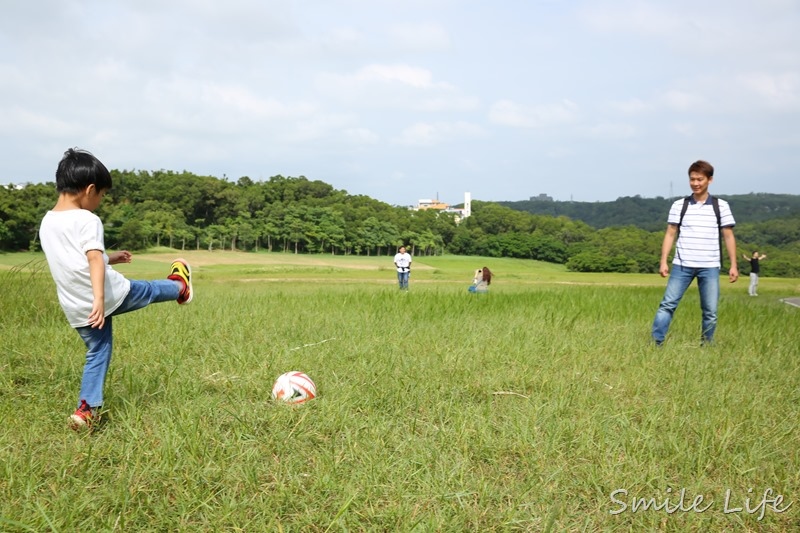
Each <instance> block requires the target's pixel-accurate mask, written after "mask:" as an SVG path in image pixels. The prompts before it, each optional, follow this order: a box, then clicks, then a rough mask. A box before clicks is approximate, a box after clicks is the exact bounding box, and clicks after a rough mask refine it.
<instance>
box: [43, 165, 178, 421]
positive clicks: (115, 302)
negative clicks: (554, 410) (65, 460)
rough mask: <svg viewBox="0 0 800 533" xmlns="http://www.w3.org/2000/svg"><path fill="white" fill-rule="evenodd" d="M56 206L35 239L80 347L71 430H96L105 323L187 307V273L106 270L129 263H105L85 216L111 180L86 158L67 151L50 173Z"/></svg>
mask: <svg viewBox="0 0 800 533" xmlns="http://www.w3.org/2000/svg"><path fill="white" fill-rule="evenodd" d="M56 188H57V190H58V201H57V202H56V205H55V207H53V209H52V210H51V211H48V212H47V214H45V216H44V218H43V219H42V223H41V226H40V228H39V235H40V239H41V244H42V250H44V253H45V256H46V257H47V263H48V266H49V267H50V273H51V274H52V276H53V280H54V281H55V283H56V291H57V293H58V301H59V303H60V304H61V308H62V309H63V310H64V314H65V315H66V317H67V321H68V322H69V324H70V326H72V327H73V328H75V329H76V330H77V331H78V334H79V335H80V336H81V339H83V342H84V343H85V344H86V348H87V352H86V363H85V365H84V367H83V379H82V381H81V391H80V396H79V397H78V409H77V410H76V411H75V413H74V414H73V415H72V416H70V419H69V422H70V426H71V427H72V428H73V429H76V430H77V429H81V428H89V429H91V427H92V426H93V425H94V424H96V423H97V422H99V419H100V408H101V407H102V405H103V385H104V383H105V378H106V373H107V372H108V364H109V362H110V361H111V346H112V327H111V326H112V317H113V316H114V315H119V314H122V313H127V312H128V311H133V310H136V309H140V308H142V307H145V306H147V305H149V304H151V303H155V302H166V301H171V300H177V302H178V303H179V304H188V303H189V302H191V301H192V296H193V294H192V271H191V268H190V267H189V265H188V264H187V263H186V261H184V260H182V259H178V260H176V261H175V262H174V263H172V271H171V272H170V275H169V276H168V277H167V279H165V280H156V281H136V280H128V279H126V278H125V277H124V276H123V275H122V274H120V273H119V272H117V271H116V270H114V269H113V268H111V267H110V266H109V265H113V264H117V263H130V262H131V254H130V253H129V252H127V251H121V252H113V253H111V254H108V255H106V253H105V245H104V242H103V223H102V222H101V221H100V219H99V218H98V217H97V216H96V215H95V214H93V213H92V211H94V210H96V209H97V208H98V206H99V205H100V202H101V201H102V200H103V196H105V194H106V192H107V191H108V190H109V189H111V174H110V173H109V172H108V170H107V169H106V167H105V166H104V165H103V163H101V162H100V161H99V160H98V159H97V158H96V157H94V156H93V155H92V154H90V153H89V152H85V151H82V150H77V149H69V150H67V151H66V152H65V153H64V157H63V158H62V159H61V162H60V163H59V164H58V169H57V170H56Z"/></svg>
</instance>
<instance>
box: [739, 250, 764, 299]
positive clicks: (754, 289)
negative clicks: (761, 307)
mask: <svg viewBox="0 0 800 533" xmlns="http://www.w3.org/2000/svg"><path fill="white" fill-rule="evenodd" d="M742 256H743V257H744V259H745V261H750V287H749V288H748V289H747V292H748V293H749V294H750V296H758V275H759V274H760V273H761V267H760V266H759V264H758V262H759V261H763V260H764V259H766V258H767V256H766V255H762V254H759V253H758V252H753V256H752V257H747V254H742Z"/></svg>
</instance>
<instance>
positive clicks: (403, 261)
mask: <svg viewBox="0 0 800 533" xmlns="http://www.w3.org/2000/svg"><path fill="white" fill-rule="evenodd" d="M394 266H395V267H397V281H398V283H400V289H401V290H406V291H407V290H408V277H409V276H410V275H411V254H409V253H408V252H406V247H405V246H401V247H400V251H398V252H397V253H396V254H395V255H394Z"/></svg>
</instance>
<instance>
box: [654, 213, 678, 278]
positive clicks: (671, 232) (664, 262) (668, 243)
mask: <svg viewBox="0 0 800 533" xmlns="http://www.w3.org/2000/svg"><path fill="white" fill-rule="evenodd" d="M677 234H678V226H676V225H675V224H667V231H666V232H664V242H662V243H661V263H660V265H659V267H658V273H659V274H661V277H662V278H666V277H667V276H669V253H670V252H671V251H672V245H673V244H675V235H677Z"/></svg>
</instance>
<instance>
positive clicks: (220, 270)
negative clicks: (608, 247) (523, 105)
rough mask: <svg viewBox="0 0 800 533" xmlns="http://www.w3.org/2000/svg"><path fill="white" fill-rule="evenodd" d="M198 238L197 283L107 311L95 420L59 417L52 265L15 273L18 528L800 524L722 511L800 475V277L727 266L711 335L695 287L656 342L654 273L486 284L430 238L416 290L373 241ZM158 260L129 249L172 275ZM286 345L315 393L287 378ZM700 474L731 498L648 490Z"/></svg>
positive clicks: (5, 309)
mask: <svg viewBox="0 0 800 533" xmlns="http://www.w3.org/2000/svg"><path fill="white" fill-rule="evenodd" d="M189 258H190V260H192V257H191V256H190V257H189ZM196 259H197V260H198V262H199V263H200V265H201V266H199V267H196V268H195V274H196V280H197V281H196V283H195V288H196V291H197V296H196V299H195V301H194V302H193V303H192V304H191V305H190V306H186V307H178V306H176V305H174V304H158V305H154V306H152V307H150V308H148V309H145V310H142V311H137V312H135V313H132V314H129V315H122V316H120V317H116V318H115V319H114V328H115V351H114V360H113V361H112V364H111V371H110V373H109V377H108V380H107V383H106V406H105V407H106V409H107V410H108V412H107V418H108V419H109V421H108V423H106V424H105V425H104V426H103V427H102V429H101V430H100V431H97V432H94V433H92V434H79V433H73V432H71V431H69V430H67V429H66V416H67V415H68V414H69V413H70V412H71V410H72V409H74V404H75V402H76V400H77V398H76V397H75V395H76V394H77V389H78V384H79V379H80V372H81V368H82V364H83V346H82V343H81V341H80V339H79V337H78V336H77V335H76V334H75V333H74V332H73V331H71V330H70V329H69V327H68V326H67V325H66V322H65V321H64V319H63V317H62V316H61V310H60V308H58V304H57V302H55V292H54V288H53V287H52V281H51V280H50V279H49V275H48V274H47V272H46V271H43V270H42V269H41V268H38V269H37V268H33V269H31V268H28V267H25V268H18V269H16V270H14V271H7V272H0V282H1V283H2V295H3V296H2V322H0V336H2V339H3V343H2V358H0V414H2V422H3V423H2V425H0V530H9V531H46V530H50V531H75V530H80V531H114V530H117V531H135V530H148V531H181V530H209V531H222V530H227V531H279V530H283V531H301V530H303V531H361V530H379V531H412V530H419V531H473V530H474V531H478V530H480V531H545V530H555V531H606V530H631V531H642V530H667V531H685V530H694V531H710V530H752V531H790V530H796V529H798V528H800V503H794V505H792V506H791V507H789V508H788V509H787V510H785V511H783V512H777V511H776V510H774V509H773V508H772V507H770V508H769V510H768V511H766V512H765V513H764V517H763V519H761V520H759V519H758V518H759V513H758V512H753V513H748V512H746V511H744V510H742V511H741V512H726V511H730V509H732V508H735V507H737V506H738V507H743V505H742V504H743V503H744V499H745V498H747V497H750V498H751V500H752V504H751V507H755V506H756V504H757V503H758V502H759V501H760V500H761V496H762V494H763V492H764V491H765V490H766V489H768V488H771V489H773V491H775V492H776V493H780V494H782V495H783V496H784V498H785V500H784V502H783V503H782V504H781V505H779V506H778V507H779V508H780V509H783V508H784V507H785V506H786V504H787V503H789V502H790V501H797V500H800V493H798V487H799V486H800V469H798V467H797V465H798V464H800V461H799V460H800V451H798V440H797V430H798V427H797V421H798V406H800V368H799V367H800V362H798V361H800V358H799V357H798V356H799V355H800V354H799V353H798V351H799V350H798V342H797V339H798V333H800V331H799V329H800V328H798V315H797V311H798V310H797V309H795V308H792V307H789V306H785V305H783V304H781V303H780V302H778V301H777V298H776V296H778V295H779V291H780V295H781V296H785V295H786V294H783V293H785V292H786V287H789V286H791V285H792V283H794V282H789V283H788V284H787V285H784V286H781V288H780V289H776V288H770V284H769V283H765V281H768V280H765V281H762V288H761V290H760V293H761V294H762V296H761V297H759V298H758V299H749V298H748V297H747V296H746V287H743V286H742V287H738V288H737V289H736V290H734V288H732V287H725V292H724V294H723V298H722V301H721V307H720V324H719V329H718V334H717V344H716V345H715V346H712V347H705V348H702V349H701V348H700V346H699V342H698V339H699V328H700V316H699V304H698V301H697V296H696V294H695V292H696V291H693V290H692V291H690V292H689V293H688V294H687V296H686V297H685V301H684V302H683V303H682V304H681V307H680V308H679V310H678V313H677V316H676V319H675V321H674V323H673V328H672V330H671V332H670V337H669V340H668V342H667V344H666V345H665V346H664V347H663V348H661V349H656V348H654V347H652V346H651V345H650V344H649V342H648V340H649V339H648V333H649V328H650V323H651V321H652V317H653V314H654V312H655V308H656V306H657V304H658V301H659V299H660V297H661V293H662V291H663V282H660V281H659V279H658V278H652V277H651V278H647V279H642V280H637V282H636V283H635V284H631V285H625V284H624V281H620V282H619V283H618V282H617V280H626V279H632V278H624V277H620V278H608V277H606V278H597V279H593V278H587V277H576V276H573V275H568V274H565V273H563V272H562V273H558V272H556V271H550V270H548V269H547V268H544V267H543V268H541V269H538V268H537V267H536V265H534V266H531V265H530V263H519V264H517V263H511V262H509V263H507V264H503V267H502V268H499V269H495V270H497V271H498V278H497V279H498V281H496V283H495V285H494V286H493V288H492V291H491V292H490V293H489V294H486V295H471V294H468V293H467V292H466V285H465V283H464V275H463V272H468V274H467V276H470V275H471V273H470V268H472V267H473V265H474V264H475V263H476V262H478V261H480V263H478V264H477V266H483V265H482V262H483V260H482V259H478V258H471V259H469V260H458V259H453V258H431V260H429V261H422V260H421V261H419V263H420V264H419V265H418V266H420V267H423V266H424V267H426V268H419V269H415V270H414V272H413V274H412V280H411V290H410V291H409V292H408V293H403V292H400V291H397V290H396V287H395V285H394V283H393V282H392V280H393V277H392V276H393V273H392V272H391V270H390V269H387V270H385V271H384V270H380V268H381V267H380V266H379V263H378V262H375V263H374V264H373V263H370V262H369V261H367V262H365V264H366V265H372V267H370V268H366V267H365V264H356V265H354V266H350V264H349V263H348V264H345V263H341V264H336V265H334V266H333V268H332V270H324V269H326V268H329V267H327V266H321V267H319V268H317V267H313V266H310V265H295V267H292V266H291V262H290V261H287V262H286V263H284V264H283V266H282V267H281V268H282V269H283V270H282V271H280V272H277V271H275V270H274V269H273V267H272V266H270V264H268V263H267V262H265V263H264V264H262V265H259V264H257V262H256V263H255V264H253V263H250V264H244V263H242V264H239V265H238V267H237V266H236V265H237V263H235V262H234V263H233V265H231V264H228V265H223V264H216V265H215V264H212V263H211V262H208V261H209V260H208V259H207V257H206V256H197V258H196ZM382 259H383V260H385V258H382ZM248 260H249V259H248ZM149 261H152V263H150V262H148V258H142V261H137V262H138V266H137V263H134V264H133V265H126V266H125V268H128V269H129V272H128V273H129V274H130V275H132V276H134V275H138V274H151V273H152V274H154V275H159V274H157V272H160V271H161V270H163V266H164V265H163V262H162V261H161V260H160V258H158V257H152V258H149ZM356 263H358V262H357V261H356ZM294 269H296V270H294ZM298 271H302V272H298ZM301 273H302V274H303V276H305V278H304V279H303V280H300V281H281V279H282V278H283V279H296V278H298V277H302V276H300V274H301ZM134 277H135V276H134ZM245 280H247V281H245ZM587 281H589V282H590V283H588V284H587V283H585V282H587ZM639 281H641V283H639ZM595 282H598V283H595ZM576 283H577V284H576ZM288 370H302V371H304V372H306V373H308V374H309V375H310V376H311V377H312V378H313V379H314V380H315V381H316V383H317V386H318V391H319V397H318V398H317V399H315V400H313V401H311V402H309V403H307V404H304V405H302V406H296V407H291V406H287V405H282V404H276V403H275V402H273V401H271V399H270V398H269V392H270V388H271V385H272V382H273V380H274V379H275V377H277V376H278V375H279V374H280V373H283V372H285V371H288ZM618 489H625V490H627V491H628V492H627V495H626V496H622V495H620V494H622V493H617V498H618V499H621V500H624V501H625V502H626V504H627V505H628V507H627V509H625V510H624V511H622V512H619V513H618V514H612V511H615V510H619V509H620V508H621V505H620V504H617V503H615V501H614V500H612V499H611V494H612V493H613V492H614V491H615V490H618ZM681 489H685V494H686V498H685V499H684V502H685V508H689V507H690V505H691V503H692V500H693V499H694V498H695V496H697V495H704V496H705V503H704V505H703V506H705V505H706V504H708V502H709V501H712V500H713V502H714V503H713V506H712V507H710V508H709V509H707V510H706V511H704V512H696V509H695V510H688V511H680V510H679V511H676V512H673V513H667V512H666V511H665V510H656V509H653V508H649V509H642V508H641V507H640V508H639V509H638V510H637V511H636V512H633V511H632V509H631V507H632V500H633V499H634V497H643V498H655V499H657V500H658V501H663V500H664V499H665V498H670V499H671V503H670V506H671V507H672V506H673V505H674V504H675V503H676V502H677V501H678V496H679V492H680V490H681ZM748 489H752V490H751V491H750V492H748ZM726 491H730V504H729V506H728V509H725V507H724V498H725V494H726Z"/></svg>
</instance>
